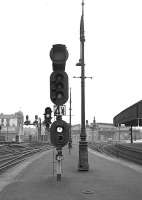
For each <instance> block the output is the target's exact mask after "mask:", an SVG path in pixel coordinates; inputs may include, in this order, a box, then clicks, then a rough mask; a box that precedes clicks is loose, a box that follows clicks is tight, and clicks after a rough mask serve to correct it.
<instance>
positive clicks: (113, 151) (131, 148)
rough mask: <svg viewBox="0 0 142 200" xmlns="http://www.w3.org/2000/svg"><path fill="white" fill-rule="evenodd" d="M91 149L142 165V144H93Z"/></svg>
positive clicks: (90, 145)
mask: <svg viewBox="0 0 142 200" xmlns="http://www.w3.org/2000/svg"><path fill="white" fill-rule="evenodd" d="M89 147H90V148H91V149H93V150H95V151H98V152H100V153H104V154H107V155H109V156H112V157H117V158H122V159H125V160H129V161H131V162H134V163H137V164H140V165H142V143H139V144H107V143H93V144H89Z"/></svg>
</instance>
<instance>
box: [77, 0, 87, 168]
mask: <svg viewBox="0 0 142 200" xmlns="http://www.w3.org/2000/svg"><path fill="white" fill-rule="evenodd" d="M84 42H85V36H84V0H82V16H81V21H80V59H79V63H77V66H81V77H80V78H81V134H80V141H79V163H78V170H79V171H88V170H89V164H88V143H87V141H86V127H85V78H86V77H85V63H84Z"/></svg>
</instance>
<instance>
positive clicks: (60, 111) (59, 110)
mask: <svg viewBox="0 0 142 200" xmlns="http://www.w3.org/2000/svg"><path fill="white" fill-rule="evenodd" d="M53 111H54V116H58V115H66V106H65V105H63V106H57V105H54V107H53Z"/></svg>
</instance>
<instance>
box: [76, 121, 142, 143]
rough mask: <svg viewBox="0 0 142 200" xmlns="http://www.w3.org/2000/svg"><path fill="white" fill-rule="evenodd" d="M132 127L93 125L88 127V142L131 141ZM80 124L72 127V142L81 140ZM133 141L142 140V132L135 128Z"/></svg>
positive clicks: (105, 124)
mask: <svg viewBox="0 0 142 200" xmlns="http://www.w3.org/2000/svg"><path fill="white" fill-rule="evenodd" d="M129 129H130V127H125V126H121V127H119V128H118V127H115V126H114V125H113V124H112V123H95V124H94V123H91V124H88V123H87V126H86V135H87V141H88V142H100V141H102V142H103V141H109V142H110V141H122V142H124V141H126V140H130V130H129ZM80 132H81V126H80V124H77V125H73V126H72V140H73V142H74V143H78V142H79V140H80ZM133 139H134V140H136V139H142V132H141V131H140V130H139V129H136V128H133Z"/></svg>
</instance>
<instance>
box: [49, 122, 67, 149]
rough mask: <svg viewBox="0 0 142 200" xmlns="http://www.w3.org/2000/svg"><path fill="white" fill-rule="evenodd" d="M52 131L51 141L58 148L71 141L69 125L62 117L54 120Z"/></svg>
mask: <svg viewBox="0 0 142 200" xmlns="http://www.w3.org/2000/svg"><path fill="white" fill-rule="evenodd" d="M50 133H51V134H50V139H51V143H52V144H53V146H55V147H57V148H62V147H64V146H65V145H66V144H67V143H68V141H69V126H68V124H67V123H66V122H65V121H63V120H61V119H60V120H57V121H55V122H53V124H52V125H51V128H50Z"/></svg>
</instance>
